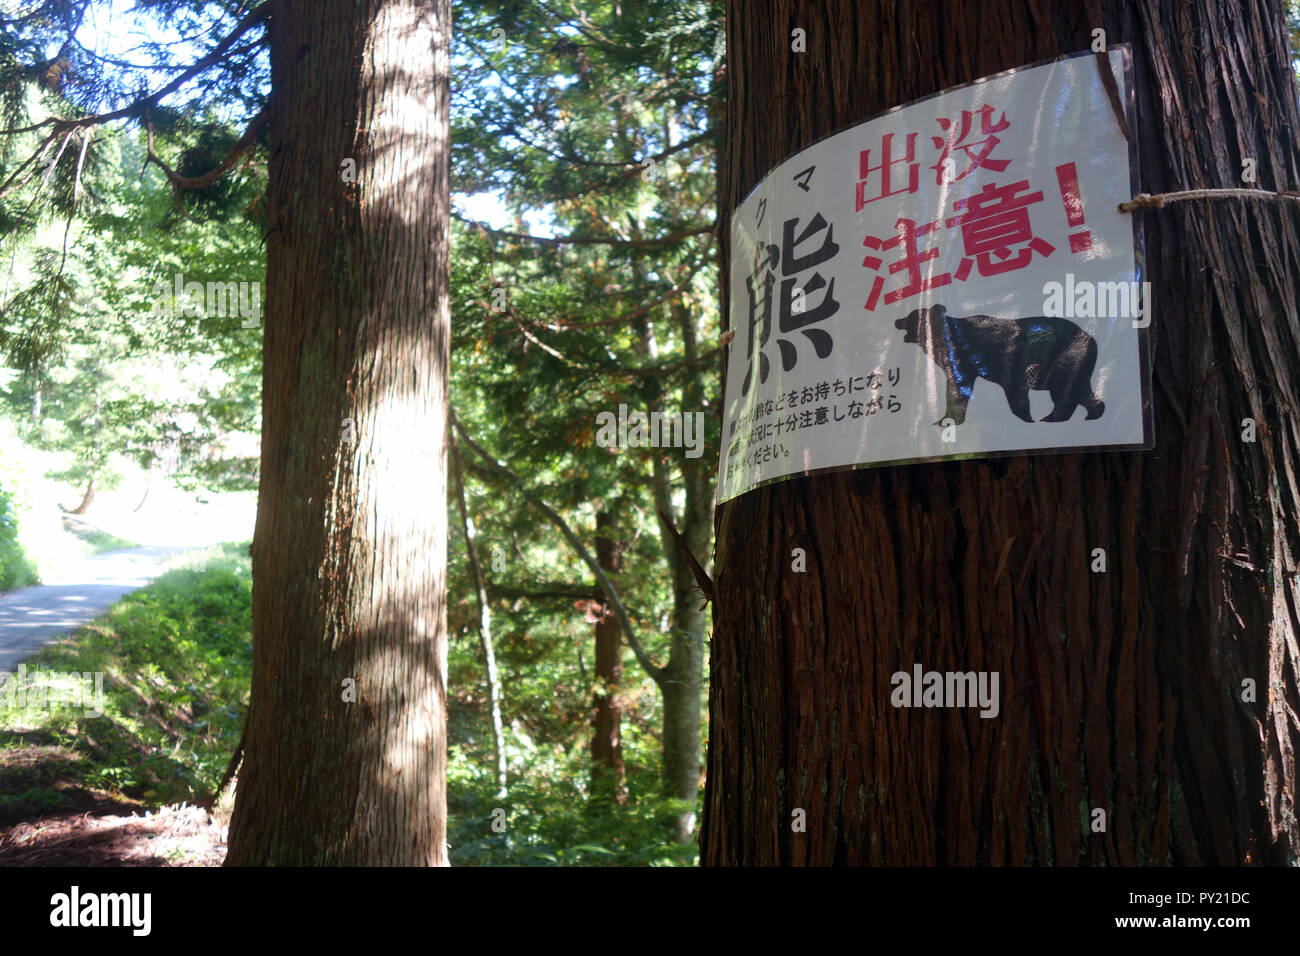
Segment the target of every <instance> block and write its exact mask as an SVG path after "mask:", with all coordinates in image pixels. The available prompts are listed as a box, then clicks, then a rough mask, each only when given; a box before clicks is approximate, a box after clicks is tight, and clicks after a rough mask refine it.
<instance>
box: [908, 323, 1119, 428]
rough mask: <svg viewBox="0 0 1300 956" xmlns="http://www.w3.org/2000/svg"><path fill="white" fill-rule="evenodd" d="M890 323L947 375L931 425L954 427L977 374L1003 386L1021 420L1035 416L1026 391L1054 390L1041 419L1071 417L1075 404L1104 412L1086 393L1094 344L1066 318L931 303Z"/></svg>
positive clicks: (1090, 411) (1094, 355) (1091, 412)
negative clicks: (942, 401) (938, 414)
mask: <svg viewBox="0 0 1300 956" xmlns="http://www.w3.org/2000/svg"><path fill="white" fill-rule="evenodd" d="M894 327H895V328H898V329H902V330H903V331H904V332H906V333H907V334H906V335H905V336H904V337H903V341H904V342H910V343H912V344H914V345H919V346H920V347H921V348H923V349H925V351H926V354H928V355H929V356H930V358H931V359H932V360H933V361H934V363H935V364H936V365H938V366H939V367H940V368H942V369H943V372H944V374H945V375H946V376H947V377H948V407H947V409H946V410H945V411H944V416H943V418H941V419H939V421H937V422H935V424H936V425H942V424H943V422H944V420H945V419H948V418H951V419H952V420H953V423H954V424H957V425H960V424H961V423H962V422H964V421H965V420H966V405H967V404H968V403H969V402H970V396H971V391H972V390H973V389H974V388H975V380H976V379H977V378H984V379H988V380H989V381H990V382H993V383H994V384H996V385H1000V386H1002V391H1003V393H1004V394H1005V395H1006V396H1007V404H1008V405H1010V406H1011V411H1012V413H1013V414H1014V415H1015V416H1016V417H1017V418H1019V419H1021V420H1022V421H1026V422H1032V421H1033V420H1034V419H1033V418H1032V417H1031V416H1030V414H1029V391H1030V389H1035V390H1037V389H1043V390H1046V391H1048V392H1050V393H1051V394H1052V402H1053V403H1054V406H1053V408H1052V411H1051V414H1049V415H1047V416H1045V417H1044V418H1043V419H1042V420H1043V421H1045V422H1065V421H1069V420H1070V417H1071V416H1072V415H1073V414H1074V410H1075V409H1076V408H1077V407H1078V406H1080V405H1082V406H1083V407H1084V408H1086V409H1087V410H1088V415H1087V417H1088V418H1100V417H1101V414H1102V412H1103V411H1105V410H1106V405H1105V403H1104V402H1102V400H1101V399H1099V398H1098V397H1097V396H1096V395H1095V394H1094V393H1093V391H1092V371H1093V369H1094V368H1095V367H1096V365H1097V342H1096V341H1095V340H1094V339H1093V337H1092V336H1091V335H1089V334H1088V333H1087V332H1085V331H1083V329H1081V328H1079V327H1078V326H1077V325H1075V324H1074V323H1073V322H1071V321H1070V320H1069V319H1055V318H1047V317H1045V316H1035V317H1030V318H1024V319H1001V318H998V317H997V316H992V315H967V316H958V315H949V314H948V312H947V310H946V309H945V308H944V307H943V306H941V305H936V306H932V307H931V308H930V309H929V310H928V311H927V310H925V309H917V310H916V311H914V312H913V313H912V314H911V315H909V316H908V317H907V318H905V319H899V320H898V321H897V322H895V323H894Z"/></svg>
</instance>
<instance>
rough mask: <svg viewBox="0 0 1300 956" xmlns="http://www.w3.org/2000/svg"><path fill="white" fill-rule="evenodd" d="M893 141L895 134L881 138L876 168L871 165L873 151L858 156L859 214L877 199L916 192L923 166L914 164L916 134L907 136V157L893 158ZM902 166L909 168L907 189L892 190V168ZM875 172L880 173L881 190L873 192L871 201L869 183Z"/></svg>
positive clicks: (888, 134)
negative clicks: (868, 194)
mask: <svg viewBox="0 0 1300 956" xmlns="http://www.w3.org/2000/svg"><path fill="white" fill-rule="evenodd" d="M893 141H894V134H893V133H886V134H885V135H884V136H883V137H881V142H880V162H879V163H877V164H876V165H875V166H872V165H871V150H869V149H864V150H862V152H860V153H859V154H858V180H859V182H858V186H857V205H856V207H855V208H856V211H857V212H861V211H862V208H863V207H864V206H866V204H867V203H871V202H875V201H876V200H877V199H884V198H885V197H886V196H893V195H896V194H898V193H903V192H907V193H914V192H916V188H917V185H918V180H919V177H920V172H921V164H920V163H917V162H913V160H915V159H916V134H915V133H908V134H907V146H906V149H905V155H904V156H900V157H899V158H898V159H895V158H894V156H893V149H894V145H893ZM900 164H902V165H906V166H907V187H906V188H903V187H901V186H900V187H899V188H897V189H891V188H890V186H891V185H892V182H891V175H890V167H893V166H898V165H900ZM874 172H879V173H880V180H879V186H880V189H879V190H878V191H874V190H873V191H874V192H875V195H874V196H872V197H871V198H870V199H867V198H866V194H867V183H868V181H869V180H870V179H871V174H872V173H874Z"/></svg>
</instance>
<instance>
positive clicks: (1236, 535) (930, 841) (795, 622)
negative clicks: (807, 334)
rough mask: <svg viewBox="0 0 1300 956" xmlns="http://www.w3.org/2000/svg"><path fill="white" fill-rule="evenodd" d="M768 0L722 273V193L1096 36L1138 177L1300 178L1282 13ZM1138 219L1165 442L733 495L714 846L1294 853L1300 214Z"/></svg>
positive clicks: (1209, 213) (738, 23) (720, 570)
mask: <svg viewBox="0 0 1300 956" xmlns="http://www.w3.org/2000/svg"><path fill="white" fill-rule="evenodd" d="M762 7H763V9H762V10H761V12H760V11H756V10H755V9H753V7H752V5H749V4H742V3H739V2H737V0H731V2H729V3H728V8H729V9H728V25H727V32H728V44H727V49H728V53H727V78H728V85H729V96H728V105H727V147H726V152H725V155H724V156H723V158H722V160H721V162H720V179H721V188H720V210H721V212H722V214H723V241H722V243H721V251H722V256H723V275H724V276H725V275H726V274H727V265H728V263H727V256H728V254H729V251H730V248H731V247H730V236H729V234H728V233H729V230H728V219H729V215H730V212H731V210H732V209H733V208H734V207H735V205H736V204H737V203H738V201H739V200H740V199H741V198H742V197H743V196H744V195H745V194H746V193H747V192H748V191H749V190H750V189H751V188H752V187H753V186H754V185H755V184H756V183H757V182H758V181H759V179H760V178H761V177H762V176H763V174H764V173H765V172H766V171H767V170H768V169H770V168H771V167H772V166H773V165H774V164H775V163H776V162H778V161H779V160H781V159H783V158H784V157H786V156H788V155H790V154H791V153H794V152H795V151H797V150H798V149H800V148H802V147H804V146H807V145H809V144H811V143H812V142H814V141H815V140H817V139H818V138H819V137H822V136H825V135H826V134H828V133H830V132H832V131H834V130H837V129H839V128H841V127H844V126H846V125H849V124H852V123H854V122H857V121H861V120H863V119H865V118H867V117H869V116H872V115H874V114H876V113H879V112H880V111H882V110H884V109H887V108H889V107H892V106H895V105H897V104H900V103H904V102H907V101H909V100H912V99H915V98H918V97H921V96H924V95H927V94H930V93H933V92H935V91H937V90H941V89H944V88H947V87H950V86H953V85H955V84H958V83H961V82H964V81H967V80H970V79H974V78H976V77H978V76H983V75H987V74H991V73H995V72H997V71H999V70H1002V69H1005V68H1008V67H1014V66H1019V65H1022V64H1026V63H1031V62H1034V61H1037V60H1041V59H1044V58H1048V57H1052V56H1055V55H1058V54H1061V53H1065V52H1074V51H1079V50H1086V49H1088V48H1089V47H1090V45H1091V32H1092V30H1093V29H1094V28H1095V27H1102V28H1104V29H1105V31H1106V37H1107V40H1108V41H1109V42H1110V43H1111V44H1115V43H1119V42H1129V43H1131V44H1132V47H1133V51H1134V56H1135V75H1136V84H1137V111H1138V123H1137V128H1136V130H1135V133H1136V136H1137V137H1138V141H1139V144H1140V147H1141V156H1142V159H1141V164H1142V165H1141V188H1142V189H1143V190H1144V191H1147V192H1151V193H1158V192H1161V191H1165V190H1172V189H1182V188H1197V187H1222V186H1237V185H1240V179H1241V174H1242V159H1243V158H1252V159H1255V160H1256V162H1257V165H1258V177H1259V185H1260V186H1261V187H1263V188H1265V189H1269V190H1274V189H1279V188H1291V189H1294V188H1296V186H1297V185H1300V176H1298V175H1297V168H1298V166H1300V162H1298V159H1297V145H1296V135H1297V130H1300V117H1297V110H1296V86H1295V80H1294V77H1293V76H1292V75H1291V73H1290V58H1289V55H1288V52H1287V48H1286V34H1285V31H1284V29H1283V26H1282V17H1281V12H1280V7H1279V6H1278V5H1276V4H1259V3H1247V4H1241V3H1238V2H1237V0H1129V2H1125V3H1120V2H1118V0H1114V2H1110V0H1108V2H1105V3H1099V4H1098V3H1085V2H1077V0H1007V2H1002V3H996V4H990V3H987V2H984V0H953V2H948V3H921V2H916V0H902V2H897V3H896V2H894V0H866V2H860V0H817V2H816V3H813V2H800V0H769V2H767V3H765V4H763V5H762ZM774 24H779V25H781V29H775V28H774V27H773V25H774ZM794 27H801V28H803V29H805V30H806V31H807V50H806V52H803V53H797V52H792V51H791V49H790V46H791V44H790V40H789V37H788V35H783V33H782V31H783V30H788V29H793V28H794ZM1040 121H1041V122H1050V118H1048V117H1044V118H1042V119H1041V120H1040ZM769 215H770V212H769ZM1135 215H1140V216H1141V217H1142V221H1143V224H1144V226H1145V230H1146V266H1145V269H1144V275H1143V278H1150V279H1151V280H1152V281H1153V283H1154V286H1155V295H1154V301H1155V305H1156V308H1155V312H1154V319H1153V325H1152V334H1153V350H1154V369H1153V382H1154V384H1153V398H1154V403H1155V408H1154V411H1155V435H1156V442H1157V445H1156V448H1155V450H1154V451H1151V452H1147V453H1107V454H1098V453H1093V454H1070V455H1060V456H1044V457H1022V458H1014V459H1009V460H1005V461H997V462H984V461H969V462H955V463H942V464H921V465H915V466H909V467H902V468H880V469H871V470H866V471H859V472H852V473H846V472H841V473H835V474H828V475H823V476H815V477H812V478H806V479H795V480H791V481H786V482H782V483H778V484H775V485H772V486H768V487H764V488H760V489H758V490H755V491H752V492H749V493H748V494H745V495H743V496H741V497H740V498H738V499H735V500H733V501H730V502H727V503H726V504H725V505H723V506H722V507H721V508H720V509H719V510H718V514H717V550H716V576H715V580H716V585H717V586H716V595H717V602H716V605H715V609H714V624H715V631H714V638H713V645H712V652H711V653H712V678H711V699H710V714H711V725H710V735H709V738H710V748H709V757H708V783H707V789H706V794H705V818H704V822H703V826H702V836H701V860H702V861H703V862H704V863H706V864H776V863H781V864H832V863H850V864H863V863H875V864H895V865H897V864H1023V863H1034V864H1056V865H1073V864H1080V863H1093V864H1097V863H1106V864H1121V865H1134V864H1154V865H1165V864H1171V863H1172V864H1219V865H1224V864H1226V865H1233V864H1242V863H1247V862H1251V863H1262V862H1270V863H1279V862H1283V861H1286V860H1288V859H1293V856H1294V853H1295V851H1296V850H1297V849H1300V844H1298V843H1297V841H1298V839H1300V832H1298V831H1297V822H1296V816H1295V809H1296V807H1295V798H1296V767H1295V745H1296V742H1297V736H1298V733H1300V724H1298V723H1297V720H1296V717H1295V714H1296V713H1297V712H1300V698H1298V695H1297V685H1296V677H1297V672H1298V671H1300V651H1297V639H1296V633H1297V622H1298V621H1300V614H1298V611H1297V608H1298V606H1300V592H1298V590H1297V577H1296V560H1295V559H1296V556H1297V554H1298V553H1300V490H1298V489H1297V482H1296V478H1295V471H1296V455H1297V447H1300V394H1298V389H1300V381H1298V380H1297V379H1298V377H1300V362H1298V361H1297V355H1300V305H1298V303H1300V214H1298V213H1297V212H1296V211H1295V210H1294V209H1293V208H1284V207H1283V206H1282V205H1281V204H1278V203H1264V202H1243V201H1239V200H1232V201H1221V202H1214V203H1207V202H1199V203H1192V202H1188V203H1183V204H1180V205H1174V206H1169V207H1166V208H1164V209H1160V210H1147V211H1142V212H1138V213H1135ZM726 288H727V283H726V282H725V281H724V283H723V289H724V303H725V294H726V293H725V290H726ZM723 314H724V315H725V314H727V313H726V309H725V307H724V313H723ZM1248 418H1249V419H1253V420H1254V421H1255V422H1256V423H1258V436H1257V440H1256V441H1254V442H1250V441H1246V440H1243V425H1242V422H1243V420H1244V419H1248ZM796 547H798V548H804V549H805V550H806V553H807V571H806V572H805V573H797V572H795V571H793V570H792V566H791V551H792V549H793V548H796ZM1097 547H1101V548H1105V549H1106V552H1107V555H1108V571H1107V573H1104V574H1103V573H1092V571H1091V568H1090V563H1089V556H1090V553H1091V550H1092V549H1093V548H1097ZM914 662H922V663H923V664H924V665H925V667H926V668H927V669H934V670H960V671H967V670H987V671H998V672H1000V674H1001V676H1002V694H1001V713H1000V714H999V716H998V717H997V718H995V719H982V718H980V717H979V716H978V714H977V713H975V712H974V711H967V710H943V709H935V710H929V709H923V710H908V709H895V708H893V707H891V706H890V703H889V698H890V690H891V685H890V675H891V674H892V673H894V672H897V671H900V670H907V669H910V668H911V667H912V665H913V663H914ZM1245 679H1250V680H1253V681H1254V682H1255V684H1256V686H1257V688H1258V697H1257V699H1256V700H1250V699H1246V700H1243V685H1242V682H1243V680H1245ZM1095 809H1101V810H1104V811H1105V813H1106V820H1107V828H1106V830H1105V831H1104V832H1093V829H1092V827H1091V826H1090V823H1091V822H1092V820H1093V815H1092V811H1093V810H1095ZM800 810H801V811H803V814H802V819H803V829H802V830H800V829H798V828H797V827H794V826H792V823H793V822H794V821H795V820H796V819H797V818H798V817H799V816H800V815H798V814H796V811H800Z"/></svg>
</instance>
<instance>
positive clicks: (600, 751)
mask: <svg viewBox="0 0 1300 956" xmlns="http://www.w3.org/2000/svg"><path fill="white" fill-rule="evenodd" d="M613 534H614V516H613V515H611V514H610V513H609V512H608V511H601V512H599V513H598V514H597V515H596V562H597V563H598V564H599V565H600V566H601V568H603V569H604V571H605V573H606V574H608V575H609V576H610V578H611V580H612V579H613V577H614V575H616V574H618V572H619V565H620V564H621V563H622V562H621V561H620V560H619V554H618V549H617V547H616V545H615V542H614V539H613V537H612V535H613ZM598 586H599V585H598ZM595 613H596V614H599V615H600V619H599V620H598V621H596V624H595V628H596V674H595V676H596V684H597V688H598V689H597V691H596V695H595V701H594V702H593V703H594V708H595V718H594V721H593V723H594V728H595V729H594V732H593V734H592V738H591V792H592V794H593V795H594V796H596V797H597V798H598V799H600V800H602V801H606V802H614V803H620V804H621V803H624V802H626V800H627V769H626V767H624V765H623V730H622V716H623V711H622V707H621V705H620V703H619V684H620V683H622V680H623V629H622V628H621V627H619V623H618V618H617V617H615V616H614V612H613V610H610V609H607V608H605V607H604V605H599V606H598V608H597V609H595Z"/></svg>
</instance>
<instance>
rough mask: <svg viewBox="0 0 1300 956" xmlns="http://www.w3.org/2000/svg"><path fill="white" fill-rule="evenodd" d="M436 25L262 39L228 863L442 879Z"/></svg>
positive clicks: (372, 3) (352, 23) (442, 128)
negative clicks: (244, 632) (244, 584)
mask: <svg viewBox="0 0 1300 956" xmlns="http://www.w3.org/2000/svg"><path fill="white" fill-rule="evenodd" d="M450 26H451V24H450V10H449V4H448V2H447V0H361V2H357V0H283V2H280V3H277V4H276V7H275V10H274V14H273V16H272V19H271V23H270V41H271V72H272V87H273V94H272V98H271V110H272V119H271V125H270V132H269V135H270V151H271V160H270V173H269V174H270V182H269V188H268V204H269V211H270V216H271V225H270V230H269V234H268V238H267V246H268V250H267V256H268V259H267V288H266V296H265V301H266V332H265V335H266V339H265V371H264V376H263V414H264V425H263V433H262V473H261V474H262V479H261V480H262V485H261V496H260V499H259V505H258V517H257V529H256V533H255V538H254V544H253V576H254V582H255V583H254V589H253V631H254V658H253V689H252V706H251V712H250V723H249V726H248V729H247V742H246V755H245V760H244V766H243V769H242V771H241V772H240V777H239V786H238V791H237V797H236V803H235V811H234V817H233V819H232V822H231V827H230V852H229V856H228V858H227V863H229V864H236V865H269V864H307V865H311V864H347V865H356V864H392V865H426V864H445V863H446V861H447V855H446V840H445V827H446V812H445V809H446V807H445V805H446V800H445V791H444V769H445V763H446V756H445V754H446V750H445V748H446V743H445V680H446V677H445V675H446V644H445V637H446V635H445V630H446V623H445V622H446V607H445V596H444V565H445V557H446V494H445V490H446V486H445V446H444V437H445V427H446V372H447V348H448V344H447V343H448V339H447V329H448V303H447V266H448V258H447V256H448V246H447V211H448V151H447V135H448V125H447V117H448V114H447V109H448V67H449V60H448V44H449V41H450ZM345 158H353V159H355V160H356V171H357V175H356V181H355V182H353V183H349V182H345V181H342V180H341V176H340V169H341V164H342V163H343V160H344V159H345ZM346 419H351V423H350V424H351V428H348V427H347V425H345V420H346ZM347 678H352V679H355V681H356V702H355V703H346V702H344V700H343V699H342V697H343V692H344V688H343V682H344V680H345V679H347Z"/></svg>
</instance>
